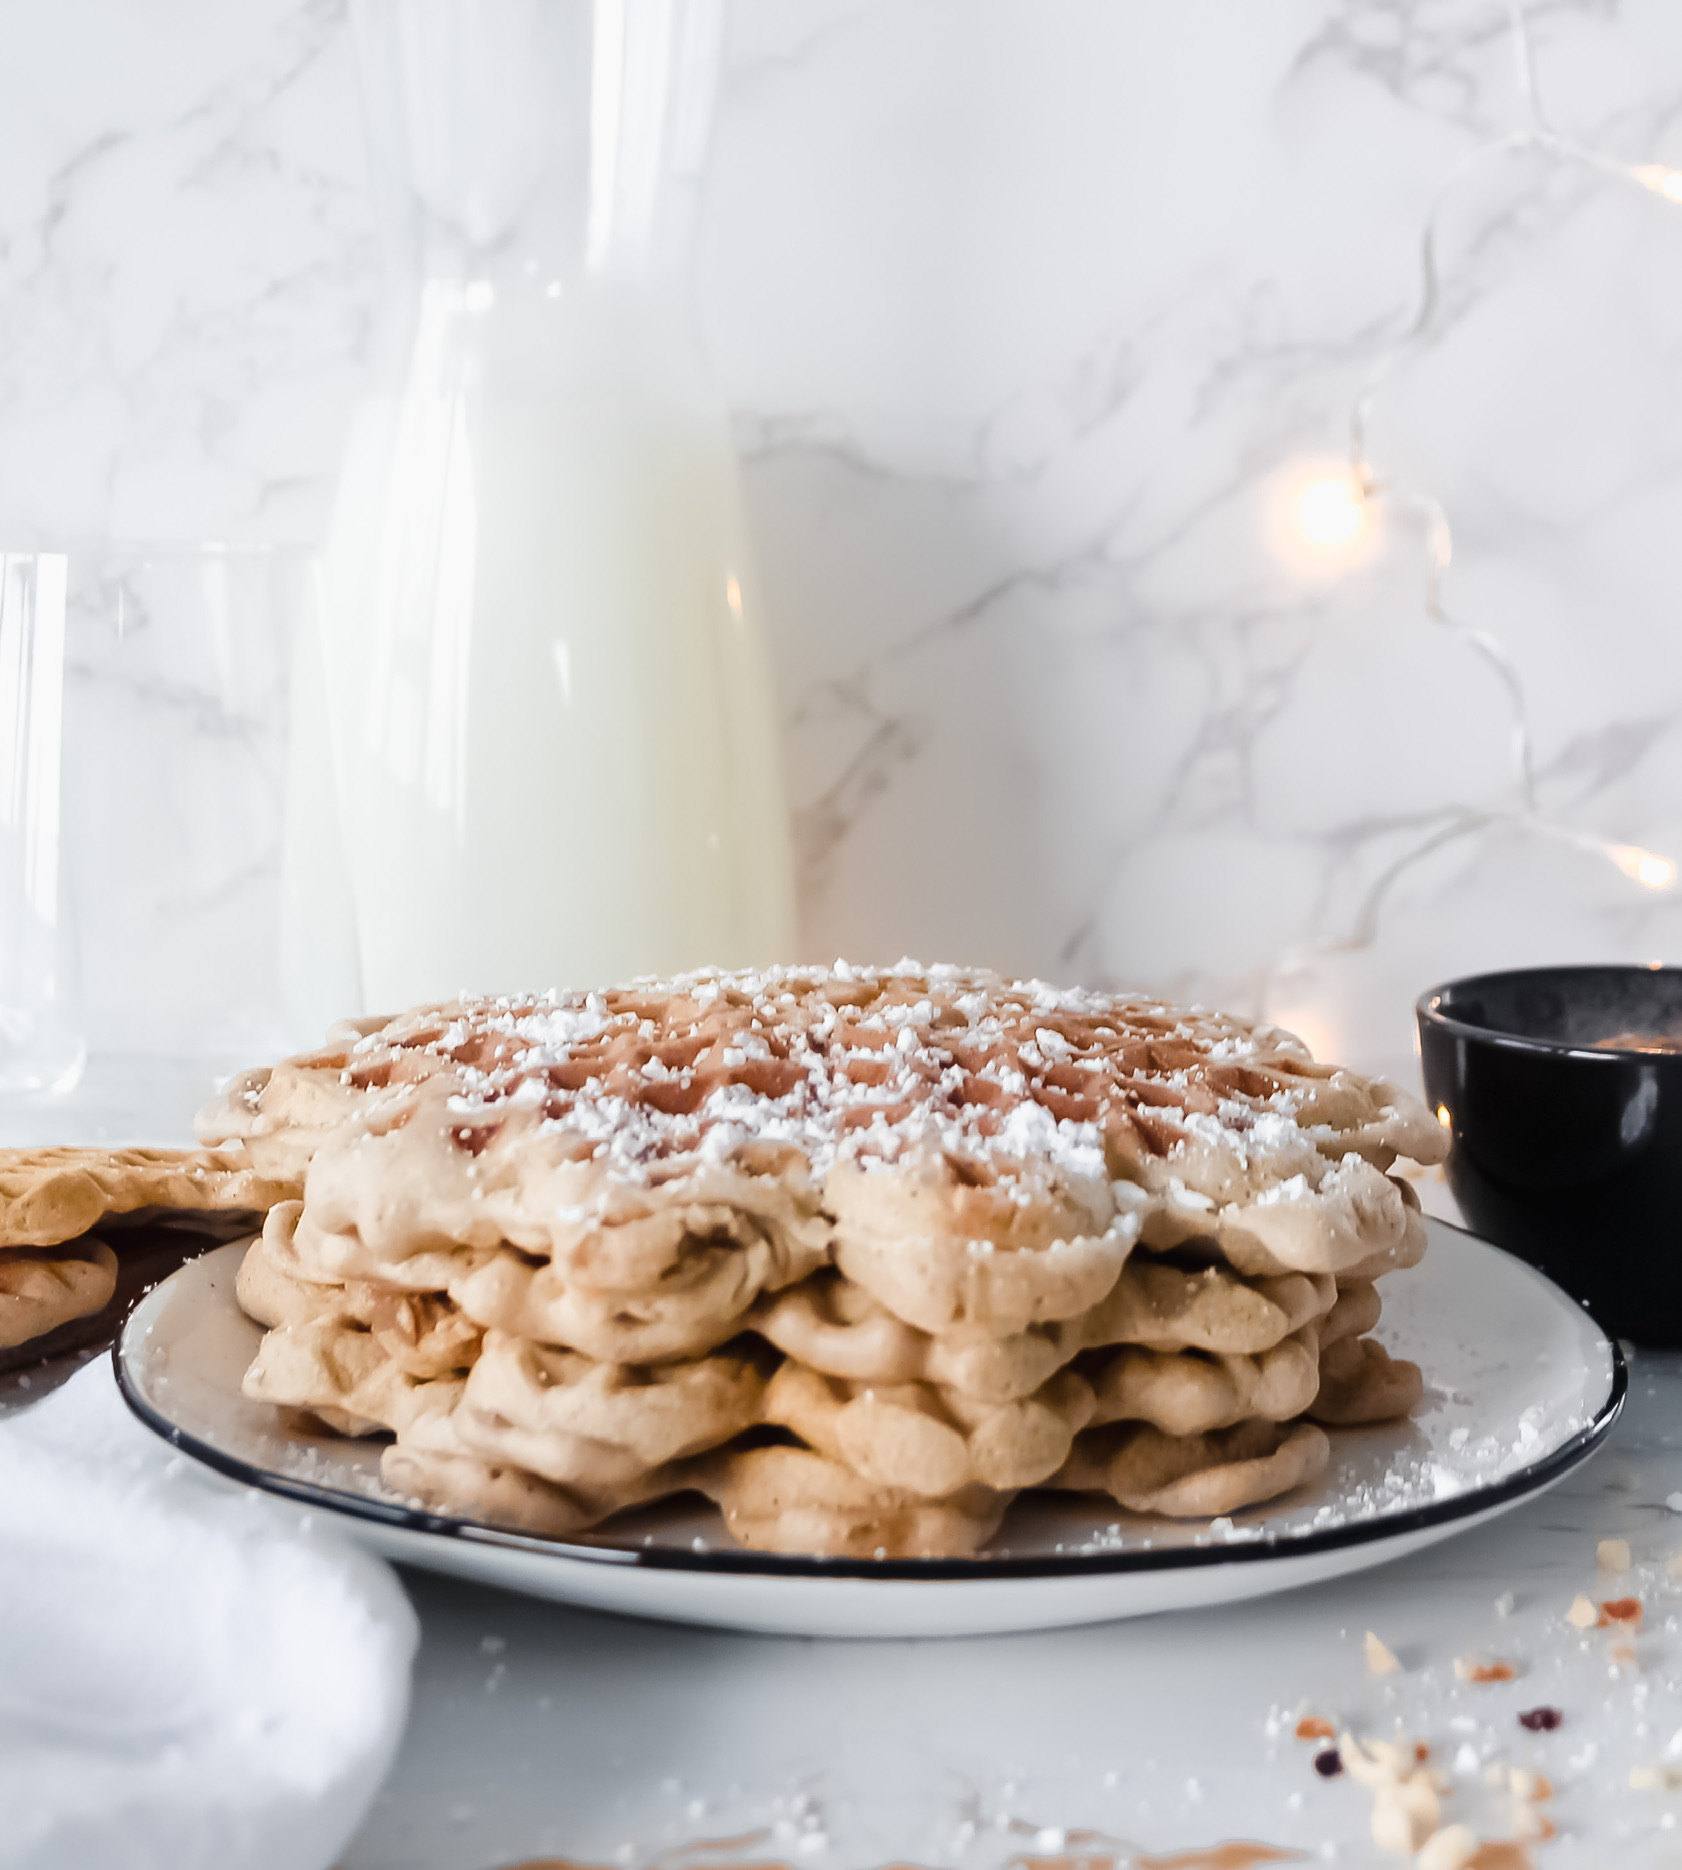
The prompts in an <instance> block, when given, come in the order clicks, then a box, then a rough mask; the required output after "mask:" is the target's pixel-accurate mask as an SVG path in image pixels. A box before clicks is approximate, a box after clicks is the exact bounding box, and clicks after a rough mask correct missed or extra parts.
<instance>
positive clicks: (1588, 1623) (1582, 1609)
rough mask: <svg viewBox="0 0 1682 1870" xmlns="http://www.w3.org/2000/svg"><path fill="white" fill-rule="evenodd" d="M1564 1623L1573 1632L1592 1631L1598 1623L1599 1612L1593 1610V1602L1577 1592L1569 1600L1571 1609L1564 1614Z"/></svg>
mask: <svg viewBox="0 0 1682 1870" xmlns="http://www.w3.org/2000/svg"><path fill="white" fill-rule="evenodd" d="M1565 1621H1566V1622H1567V1623H1569V1624H1570V1625H1571V1627H1572V1629H1574V1630H1592V1629H1593V1628H1594V1626H1595V1625H1596V1624H1597V1623H1598V1622H1599V1621H1600V1612H1599V1611H1598V1610H1596V1609H1595V1607H1594V1600H1593V1599H1592V1598H1588V1597H1584V1595H1583V1594H1582V1592H1581V1591H1579V1592H1578V1593H1577V1595H1576V1596H1575V1597H1574V1598H1572V1600H1571V1608H1570V1609H1569V1610H1568V1611H1567V1612H1566V1613H1565Z"/></svg>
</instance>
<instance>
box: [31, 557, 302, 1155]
mask: <svg viewBox="0 0 1682 1870" xmlns="http://www.w3.org/2000/svg"><path fill="white" fill-rule="evenodd" d="M316 581H317V580H316V568H315V563H314V560H313V558H312V557H311V555H310V554H308V553H306V552H304V551H301V550H298V549H294V548H288V547H269V546H260V545H253V546H239V545H209V546H197V545H185V546H158V547H140V546H134V547H126V546H125V547H111V546H103V545H101V546H90V547H87V548H85V549H83V548H72V549H70V550H68V551H65V552H49V551H33V552H12V553H5V554H0V1097H6V1098H8V1099H10V1100H12V1102H13V1105H14V1108H12V1110H11V1111H10V1114H9V1115H8V1118H7V1123H6V1133H5V1135H4V1136H3V1137H0V1140H4V1141H27V1140H72V1139H73V1138H77V1137H80V1138H85V1139H88V1140H92V1139H94V1138H96V1137H118V1138H124V1137H126V1138H130V1139H133V1140H146V1139H147V1138H151V1139H154V1140H159V1141H163V1140H169V1139H171V1138H178V1137H179V1136H181V1134H182V1132H183V1131H184V1130H185V1128H186V1127H187V1125H188V1123H189V1121H190V1118H191V1114H192V1110H193V1108H194V1107H195V1106H196V1105H197V1104H199V1103H201V1102H202V1101H203V1100H204V1098H205V1097H206V1096H207V1095H208V1093H209V1091H210V1088H211V1083H212V1080H213V1078H214V1077H215V1076H217V1075H218V1074H220V1073H224V1072H226V1071H229V1070H232V1069H234V1068H235V1067H237V1066H239V1065H242V1064H250V1063H252V1062H253V1061H256V1060H261V1059H263V1058H266V1057H273V1056H275V1055H276V1053H277V1051H280V1050H284V1049H287V1048H288V1045H289V1042H290V1041H291V1040H293V1039H294V1038H297V1037H302V1036H303V1035H302V1034H299V1033H296V1032H295V1031H294V1030H293V1029H292V1028H291V1027H290V1026H289V1024H288V1021H287V1016H286V1011H285V1004H286V1003H285V994H284V992H283V980H282V931H283V927H284V925H285V917H284V914H283V863H282V853H283V847H284V841H285V836H286V816H287V791H288V778H289V776H288V764H287V746H288V727H289V690H290V687H291V671H292V658H293V652H294V645H295V643H296V641H297V639H298V635H299V624H300V622H301V621H302V620H303V619H304V618H305V617H306V616H308V614H309V612H310V607H311V604H312V603H313V601H314V594H315V587H316ZM78 1078H79V1079H80V1082H79V1083H78ZM72 1087H75V1092H74V1096H73V1097H71V1098H68V1099H66V1098H64V1097H62V1096H54V1095H53V1094H54V1093H63V1092H66V1091H69V1090H71V1089H72ZM30 1100H34V1101H36V1102H38V1103H45V1104H47V1105H49V1106H52V1107H53V1108H52V1109H51V1110H50V1111H48V1112H45V1113H43V1114H42V1116H41V1119H40V1122H41V1125H44V1126H46V1127H45V1128H41V1131H40V1137H39V1138H38V1137H37V1136H36V1135H35V1129H36V1128H37V1127H39V1126H32V1125H31V1124H30V1123H29V1122H28V1121H26V1120H24V1119H22V1118H20V1117H19V1116H18V1113H17V1110H16V1108H15V1105H16V1103H18V1102H20V1101H21V1102H23V1103H24V1104H27V1103H28V1102H29V1101H30ZM49 1129H50V1131H51V1136H50V1138H49V1137H48V1130H49Z"/></svg>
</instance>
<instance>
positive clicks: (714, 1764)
mask: <svg viewBox="0 0 1682 1870" xmlns="http://www.w3.org/2000/svg"><path fill="white" fill-rule="evenodd" d="M1678 1489H1682V1357H1679V1356H1671V1355H1658V1354H1654V1355H1651V1356H1637V1358H1636V1359H1635V1362H1634V1365H1633V1369H1632V1382H1631V1393H1630V1400H1629V1405H1628V1408H1627V1411H1626V1414H1625V1417H1624V1419H1623V1420H1622V1421H1621V1422H1620V1424H1619V1426H1618V1428H1617V1429H1616V1431H1615V1432H1614V1435H1613V1438H1612V1440H1611V1441H1610V1443H1609V1444H1608V1446H1607V1447H1606V1448H1605V1450H1603V1452H1602V1453H1601V1454H1600V1455H1598V1456H1597V1457H1596V1458H1595V1459H1594V1460H1592V1461H1591V1462H1590V1463H1589V1464H1588V1465H1587V1466H1586V1467H1584V1468H1582V1469H1580V1470H1579V1471H1578V1472H1577V1473H1575V1474H1574V1475H1572V1476H1571V1477H1570V1478H1568V1479H1567V1480H1566V1481H1565V1482H1564V1483H1562V1484H1561V1485H1560V1486H1559V1487H1558V1488H1556V1489H1555V1490H1554V1491H1553V1492H1552V1493H1550V1494H1548V1495H1546V1496H1544V1497H1543V1498H1541V1499H1540V1500H1537V1501H1534V1502H1532V1503H1531V1504H1529V1505H1527V1506H1524V1507H1521V1508H1519V1509H1518V1510H1517V1511H1515V1512H1513V1513H1512V1514H1510V1515H1508V1516H1507V1517H1506V1518H1504V1519H1502V1520H1499V1521H1497V1522H1496V1523H1494V1524H1493V1525H1491V1526H1488V1527H1486V1528H1484V1529H1482V1530H1480V1531H1475V1532H1472V1533H1469V1534H1467V1535H1466V1536H1464V1537H1462V1538H1457V1539H1454V1540H1451V1541H1449V1542H1447V1543H1445V1544H1443V1545H1440V1546H1438V1547H1435V1548H1434V1549H1433V1550H1431V1551H1429V1552H1426V1553H1423V1554H1421V1555H1420V1556H1419V1557H1417V1558H1413V1559H1409V1560H1405V1561H1403V1562H1401V1563H1398V1564H1395V1565H1392V1566H1388V1567H1385V1568H1383V1569H1380V1570H1377V1571H1373V1572H1368V1573H1365V1574H1362V1575H1359V1576H1356V1577H1353V1578H1350V1579H1348V1580H1346V1581H1343V1582H1340V1583H1336V1584H1333V1585H1329V1586H1321V1587H1316V1588H1313V1589H1311V1590H1306V1591H1299V1592H1293V1593H1288V1594H1285V1595H1282V1596H1278V1597H1273V1598H1267V1599H1262V1600H1258V1601H1257V1602H1255V1603H1253V1604H1250V1605H1246V1606H1237V1607H1233V1608H1229V1609H1222V1610H1214V1611H1199V1612H1195V1613H1188V1614H1183V1615H1173V1616H1163V1617H1154V1618H1146V1619H1141V1620H1138V1621H1134V1622H1127V1623H1114V1624H1108V1625H1099V1626H1092V1627H1087V1628H1082V1629H1072V1630H1066V1631H1059V1632H1053V1633H1049V1634H1042V1635H1032V1636H1010V1637H999V1638H993V1639H985V1640H962V1641H943V1642H863V1643H847V1642H821V1641H807V1640H787V1639H775V1638H767V1637H751V1636H740V1635H731V1634H725V1633H721V1632H717V1631H706V1630H696V1629H685V1628H679V1627H675V1626H667V1625H661V1624H654V1623H638V1622H632V1621H627V1620H622V1619H618V1618H614V1617H608V1616H600V1615H594V1614H590V1613H587V1612H582V1611H571V1610H566V1609H561V1608H558V1607H556V1606H554V1605H551V1604H545V1603H538V1602H535V1601H527V1600H523V1599H520V1598H517V1597H512V1596H506V1595H503V1594H502V1593H499V1592H496V1591H490V1590H481V1589H476V1588H473V1587H469V1586H464V1585H461V1584H457V1583H454V1582H449V1581H445V1580H443V1579H439V1578H434V1577H429V1576H426V1575H422V1574H418V1573H412V1572H411V1573H406V1574H405V1583H406V1584H407V1586H408V1588H409V1591H410V1594H411V1596H412V1597H413V1599H414V1601H415V1604H416V1607H417V1609H418V1610H419V1611H420V1614H421V1619H422V1624H423V1627H424V1638H423V1647H422V1650H421V1655H420V1660H419V1663H418V1674H417V1695H416V1703H415V1711H414V1714H413V1716H412V1719H411V1722H410V1727H409V1731H408V1735H407V1737H406V1739H405V1741H404V1745H403V1749H402V1752H401V1755H400V1756H399V1759H398V1762H397V1765H396V1768H395V1770H394V1771H393V1773H392V1776H391V1778H390V1780H389V1782H388V1783H387V1785H386V1788H385V1790H384V1792H383V1793H382V1794H381V1796H380V1799H379V1801H378V1803H377V1805H376V1806H375V1808H374V1810H373V1812H372V1814H371V1815H370V1817H369V1819H368V1821H367V1823H366V1825H365V1826H364V1828H363V1830H362V1832H361V1833H360V1835H359V1836H358V1838H357V1840H356V1841H355V1843H354V1844H353V1845H352V1846H351V1848H350V1849H349V1850H348V1852H347V1853H346V1855H345V1857H344V1861H343V1870H492V1866H503V1865H511V1864H518V1863H525V1862H527V1861H529V1860H531V1859H546V1858H551V1857H560V1858H564V1859H566V1860H568V1861H569V1862H571V1863H576V1864H589V1865H635V1866H643V1865H649V1864H653V1863H656V1862H658V1863H659V1864H661V1865H663V1866H664V1865H672V1866H687V1865H690V1864H693V1865H696V1866H701V1865H707V1864H729V1865H731V1866H742V1865H747V1864H757V1863H776V1864H785V1865H801V1866H804V1865H811V1866H814V1870H824V1867H825V1866H846V1867H847V1870H854V1867H855V1866H869V1865H887V1864H893V1863H917V1864H922V1865H942V1866H944V1865H952V1866H963V1867H964V1870H968V1867H969V1866H976V1867H977V1870H981V1867H982V1866H988V1867H991V1866H995V1865H998V1866H1003V1865H1006V1864H1009V1863H1016V1864H1018V1865H1024V1866H1029V1867H1030V1870H1054V1866H1055V1867H1056V1870H1061V1865H1062V1860H1068V1859H1073V1860H1078V1862H1080V1863H1081V1864H1083V1865H1084V1864H1104V1865H1106V1866H1108V1865H1111V1864H1113V1865H1116V1866H1127V1865H1137V1866H1139V1870H1149V1867H1150V1866H1152V1865H1155V1866H1156V1870H1166V1867H1167V1866H1169V1865H1178V1866H1184V1867H1185V1870H1190V1867H1191V1866H1192V1865H1194V1864H1201V1863H1203V1862H1205V1861H1208V1862H1213V1863H1218V1862H1220V1861H1221V1860H1220V1859H1219V1857H1213V1858H1210V1859H1207V1860H1205V1859H1202V1858H1199V1857H1196V1856H1184V1855H1182V1854H1181V1853H1186V1852H1190V1851H1194V1850H1196V1849H1198V1848H1206V1847H1210V1846H1214V1845H1217V1844H1220V1843H1222V1842H1225V1841H1230V1840H1238V1839H1244V1840H1253V1841H1256V1842H1259V1843H1265V1844H1268V1845H1271V1846H1273V1847H1275V1848H1276V1849H1277V1850H1279V1851H1294V1852H1298V1853H1301V1855H1302V1857H1303V1859H1304V1860H1306V1861H1310V1862H1324V1863H1343V1864H1351V1865H1365V1864H1369V1863H1371V1864H1377V1863H1383V1862H1400V1861H1403V1860H1402V1859H1400V1858H1396V1857H1387V1856H1386V1855H1385V1854H1384V1853H1382V1852H1380V1851H1378V1850H1377V1849H1376V1847H1375V1846H1374V1844H1373V1842H1372V1839H1371V1834H1370V1825H1371V1817H1372V1810H1373V1798H1372V1796H1371V1794H1370V1793H1369V1792H1368V1791H1367V1790H1366V1789H1365V1788H1364V1787H1363V1786H1361V1785H1359V1784H1357V1783H1356V1782H1355V1781H1354V1780H1353V1779H1352V1778H1351V1777H1350V1775H1349V1774H1347V1773H1343V1774H1340V1775H1338V1776H1337V1777H1335V1778H1322V1777H1321V1776H1320V1775H1319V1774H1318V1773H1317V1772H1316V1770H1315V1765H1314V1759H1315V1755H1316V1753H1317V1752H1321V1751H1323V1750H1324V1746H1325V1743H1324V1742H1323V1741H1322V1742H1320V1743H1318V1744H1316V1743H1314V1742H1304V1741H1301V1740H1298V1739H1296V1738H1295V1737H1294V1729H1295V1726H1296V1724H1297V1722H1298V1720H1299V1719H1300V1718H1302V1717H1303V1716H1305V1715H1307V1716H1318V1717H1319V1718H1321V1719H1323V1720H1326V1721H1329V1722H1330V1723H1332V1724H1333V1725H1334V1726H1335V1727H1336V1728H1338V1729H1339V1730H1345V1729H1347V1730H1349V1731H1351V1732H1353V1733H1354V1734H1355V1735H1356V1736H1357V1737H1360V1738H1370V1737H1379V1738H1391V1737H1393V1736H1394V1735H1395V1733H1396V1732H1397V1730H1398V1728H1400V1730H1401V1731H1403V1732H1405V1734H1406V1735H1407V1736H1409V1737H1410V1738H1412V1739H1415V1740H1418V1741H1421V1742H1423V1743H1424V1744H1426V1745H1427V1746H1428V1747H1429V1748H1430V1749H1431V1756H1430V1763H1431V1765H1432V1766H1433V1767H1434V1768H1436V1769H1438V1770H1440V1771H1441V1772H1442V1773H1443V1775H1444V1776H1445V1782H1446V1785H1447V1787H1448V1790H1447V1791H1445V1792H1444V1794H1443V1797H1442V1816H1443V1820H1444V1822H1445V1823H1446V1822H1451V1821H1458V1822H1467V1823H1470V1824H1471V1825H1472V1826H1473V1827H1474V1829H1476V1830H1477V1831H1478V1832H1479V1834H1480V1836H1482V1837H1484V1838H1487V1839H1491V1840H1507V1839H1511V1838H1512V1836H1513V1832H1514V1825H1515V1820H1518V1819H1519V1809H1518V1802H1517V1801H1516V1800H1515V1798H1514V1795H1513V1793H1512V1791H1511V1788H1510V1782H1507V1781H1506V1780H1505V1778H1504V1775H1503V1783H1502V1784H1501V1785H1500V1786H1496V1785H1493V1784H1491V1783H1489V1781H1490V1780H1491V1779H1493V1778H1494V1777H1495V1776H1496V1770H1497V1769H1506V1768H1511V1767H1518V1768H1523V1769H1528V1770H1531V1771H1536V1772H1539V1773H1541V1774H1543V1775H1545V1777H1546V1778H1547V1780H1548V1781H1550V1782H1551V1785H1552V1787H1553V1788H1554V1792H1553V1796H1552V1797H1551V1798H1549V1799H1547V1800H1546V1801H1544V1802H1541V1803H1534V1804H1533V1803H1530V1802H1528V1801H1526V1803H1527V1804H1528V1806H1529V1809H1530V1810H1531V1811H1532V1812H1534V1813H1537V1814H1540V1815H1542V1816H1545V1817H1546V1818H1547V1819H1549V1820H1550V1821H1551V1822H1552V1823H1553V1824H1554V1825H1555V1826H1556V1827H1557V1831H1558V1836H1557V1838H1555V1839H1553V1840H1552V1841H1549V1842H1547V1843H1545V1844H1536V1845H1533V1846H1531V1847H1530V1849H1529V1850H1528V1851H1525V1852H1522V1853H1519V1854H1515V1853H1514V1852H1512V1851H1508V1852H1506V1853H1502V1852H1499V1851H1489V1850H1486V1852H1485V1854H1484V1856H1483V1858H1482V1859H1480V1860H1479V1862H1480V1864H1482V1865H1483V1866H1486V1867H1487V1870H1521V1867H1522V1866H1526V1865H1529V1864H1531V1863H1534V1864H1535V1866H1536V1870H1577V1866H1588V1865H1596V1866H1599V1865H1605V1864H1608V1863H1612V1862H1616V1863H1617V1864H1618V1865H1620V1866H1631V1867H1634V1866H1645V1865H1648V1864H1652V1865H1669V1864H1674V1863H1676V1862H1677V1861H1679V1860H1682V1837H1679V1836H1678V1827H1679V1823H1682V1577H1674V1576H1672V1574H1671V1571H1670V1569H1669V1566H1670V1560H1671V1557H1672V1555H1673V1554H1677V1553H1682V1492H1679V1491H1678ZM1667 1500H1673V1501H1674V1502H1675V1504H1674V1506H1671V1505H1667V1504H1666V1502H1667ZM1618 1538H1621V1539H1624V1540H1626V1541H1627V1543H1628V1546H1629V1548H1630V1554H1631V1568H1630V1570H1629V1571H1628V1572H1627V1573H1612V1572H1608V1571H1606V1570H1604V1569H1602V1568H1601V1567H1600V1566H1599V1565H1598V1564H1597V1548H1598V1547H1599V1544H1600V1542H1601V1541H1602V1540H1606V1539H1618ZM1579 1593H1582V1594H1585V1595H1587V1596H1588V1597H1589V1598H1590V1599H1591V1600H1594V1601H1596V1602H1599V1601H1604V1600H1613V1599H1619V1598H1625V1597H1635V1598H1639V1599H1640V1600H1641V1604H1642V1607H1643V1619H1642V1622H1641V1625H1640V1628H1639V1633H1638V1634H1637V1635H1635V1636H1634V1638H1633V1639H1631V1638H1630V1637H1629V1635H1628V1634H1627V1632H1628V1626H1627V1625H1619V1626H1614V1627H1612V1628H1608V1629H1590V1630H1588V1631H1579V1630H1578V1629H1576V1628H1573V1627H1572V1626H1571V1625H1570V1624H1569V1623H1568V1622H1567V1621H1566V1612H1567V1610H1568V1609H1569V1607H1570V1606H1571V1604H1572V1602H1573V1600H1574V1598H1575V1597H1576V1596H1577V1595H1578V1594H1579ZM1368 1630H1372V1631H1374V1632H1376V1633H1377V1634H1378V1636H1379V1637H1380V1638H1381V1639H1382V1640H1383V1642H1385V1643H1386V1644H1387V1645H1388V1646H1389V1647H1390V1648H1391V1649H1392V1650H1393V1651H1394V1653H1395V1654H1396V1656H1397V1657H1398V1658H1399V1659H1400V1662H1401V1665H1402V1666H1401V1669H1400V1670H1399V1672H1397V1673H1396V1674H1394V1675H1390V1676H1385V1677H1378V1676H1374V1675H1373V1674H1371V1673H1370V1672H1369V1669H1368V1666H1367V1663H1366V1660H1365V1657H1364V1641H1365V1635H1366V1632H1367V1631H1368ZM1456 1659H1462V1660H1466V1659H1471V1660H1476V1661H1483V1662H1491V1661H1505V1662H1508V1663H1510V1664H1511V1665H1512V1666H1513V1667H1514V1668H1515V1669H1516V1671H1517V1676H1516V1679H1515V1680H1513V1681H1511V1682H1498V1683H1493V1684H1488V1685H1482V1684H1475V1683H1471V1682H1468V1681H1463V1680H1461V1679H1458V1677H1457V1674H1456V1670H1455V1666H1454V1665H1455V1662H1456ZM1539 1706H1546V1707H1551V1708H1556V1709H1558V1710H1559V1711H1560V1713H1561V1714H1562V1716H1563V1719H1562V1721H1561V1723H1560V1725H1559V1727H1558V1728H1557V1730H1556V1731H1553V1732H1535V1733H1533V1732H1530V1731H1527V1730H1526V1729H1525V1728H1524V1727H1523V1726H1521V1725H1520V1723H1519V1720H1518V1715H1519V1714H1520V1713H1521V1712H1524V1711H1528V1710H1531V1709H1534V1708H1537V1707H1539ZM1673 1769H1674V1776H1675V1778H1676V1780H1677V1787H1676V1789H1665V1785H1664V1782H1665V1780H1666V1777H1667V1775H1668V1773H1669V1772H1670V1771H1672V1770H1673ZM1632 1770H1633V1771H1635V1772H1636V1773H1637V1775H1638V1777H1642V1776H1643V1775H1644V1774H1645V1775H1647V1776H1650V1778H1651V1780H1652V1782H1653V1783H1651V1784H1641V1785H1634V1784H1632V1783H1631V1773H1632ZM1094 1834H1096V1835H1094ZM721 1840H727V1841H728V1842H720V1841H721ZM1225 1861H1226V1864H1227V1867H1228V1870H1239V1866H1240V1865H1241V1864H1242V1863H1243V1862H1244V1861H1245V1860H1244V1859H1243V1858H1242V1856H1241V1855H1240V1854H1229V1855H1228V1857H1227V1859H1226V1860H1225ZM1248 1861H1252V1862H1254V1861H1261V1860H1260V1859H1254V1858H1252V1859H1249V1860H1248Z"/></svg>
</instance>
